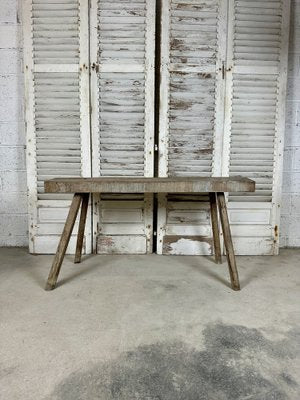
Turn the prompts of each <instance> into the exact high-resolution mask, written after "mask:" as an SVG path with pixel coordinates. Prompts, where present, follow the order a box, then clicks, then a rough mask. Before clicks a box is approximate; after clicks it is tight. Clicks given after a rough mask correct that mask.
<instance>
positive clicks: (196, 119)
mask: <svg viewBox="0 0 300 400" xmlns="http://www.w3.org/2000/svg"><path fill="white" fill-rule="evenodd" d="M162 3H163V6H162V7H163V8H162V44H161V47H162V64H161V105H160V147H159V151H160V163H159V174H160V176H193V175H195V176H212V175H220V174H221V162H220V158H221V148H222V135H223V115H224V104H223V101H224V90H225V84H224V80H223V79H222V78H223V76H222V66H223V65H222V61H224V59H225V42H224V40H226V37H225V34H226V23H227V15H226V4H224V2H221V1H219V0H205V1H202V0H195V1H191V0H189V1H188V0H169V1H164V2H162ZM193 200H194V201H192V200H191V199H190V200H189V199H188V197H184V196H175V197H174V196H168V197H167V198H166V199H165V200H163V199H162V198H161V200H160V205H161V207H166V210H165V211H163V210H160V212H159V218H158V224H159V229H158V252H159V253H167V254H209V253H210V252H211V243H210V241H209V239H208V237H209V236H210V235H211V232H210V227H209V224H210V222H209V206H208V204H205V203H203V202H206V201H207V200H208V199H207V197H203V198H200V197H199V199H198V201H196V198H195V196H194V198H193ZM174 209H176V210H178V211H176V213H177V214H178V218H177V219H176V218H175V219H174V218H173V217H172V215H173V214H174V211H173V210H174ZM177 214H176V215H177ZM168 238H169V239H170V238H171V239H170V240H172V244H168V245H166V241H167V242H168V240H169V239H168ZM185 251H186V252H185Z"/></svg>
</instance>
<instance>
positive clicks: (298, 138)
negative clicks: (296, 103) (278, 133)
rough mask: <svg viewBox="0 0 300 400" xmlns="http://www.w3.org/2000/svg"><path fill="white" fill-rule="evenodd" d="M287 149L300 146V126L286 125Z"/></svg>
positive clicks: (285, 142)
mask: <svg viewBox="0 0 300 400" xmlns="http://www.w3.org/2000/svg"><path fill="white" fill-rule="evenodd" d="M284 140H285V141H284V144H285V147H297V146H300V125H295V124H294V125H292V124H288V123H287V124H286V127H285V138H284Z"/></svg>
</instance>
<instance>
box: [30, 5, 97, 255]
mask: <svg viewBox="0 0 300 400" xmlns="http://www.w3.org/2000/svg"><path fill="white" fill-rule="evenodd" d="M87 4H88V2H87V1H79V0H61V1H57V0H26V1H24V6H23V16H24V60H25V85H26V125H27V166H28V168H27V169H28V194H29V219H30V227H29V231H30V251H31V252H32V253H54V252H55V251H56V246H57V243H58V240H59V236H60V234H61V232H62V229H63V225H64V222H65V218H66V215H67V212H68V207H69V204H70V196H68V195H49V194H45V193H44V180H45V179H51V178H54V177H68V176H86V177H88V176H91V169H90V154H89V152H90V132H89V89H88V80H89V78H88V7H87ZM87 226H89V223H87ZM75 229H76V226H75ZM74 244H75V238H71V244H70V247H71V249H70V250H71V251H73V250H74ZM85 251H87V252H90V251H91V232H89V230H88V229H87V235H86V240H85Z"/></svg>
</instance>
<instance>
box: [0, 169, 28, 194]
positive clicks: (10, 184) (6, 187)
mask: <svg viewBox="0 0 300 400" xmlns="http://www.w3.org/2000/svg"><path fill="white" fill-rule="evenodd" d="M0 175H1V190H2V191H4V192H10V193H14V192H17V193H19V192H23V193H27V181H26V171H2V172H0Z"/></svg>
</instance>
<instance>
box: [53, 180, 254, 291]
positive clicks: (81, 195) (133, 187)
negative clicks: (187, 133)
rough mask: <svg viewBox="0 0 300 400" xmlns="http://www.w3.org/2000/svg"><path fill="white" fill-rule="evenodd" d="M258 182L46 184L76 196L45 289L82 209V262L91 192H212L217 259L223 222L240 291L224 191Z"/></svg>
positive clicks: (251, 187)
mask: <svg viewBox="0 0 300 400" xmlns="http://www.w3.org/2000/svg"><path fill="white" fill-rule="evenodd" d="M254 191H255V182H254V181H252V180H250V179H248V178H244V177H241V176H236V177H230V178H223V177H213V178H202V177H201V178H199V177H176V178H57V179H51V180H49V181H46V182H45V192H46V193H74V197H73V200H72V203H71V206H70V210H69V214H68V217H67V220H66V224H65V227H64V230H63V232H62V235H61V238H60V242H59V244H58V247H57V251H56V255H55V258H54V261H53V264H52V267H51V270H50V273H49V277H48V281H47V284H46V290H53V289H54V288H55V286H56V282H57V278H58V274H59V271H60V268H61V265H62V262H63V259H64V256H65V253H66V249H67V247H68V243H69V240H70V237H71V234H72V231H73V227H74V224H75V220H76V217H77V214H78V211H79V209H80V206H81V214H80V221H79V228H78V235H77V245H76V253H75V260H74V262H75V263H78V262H81V254H82V245H83V238H84V230H85V222H86V216H87V209H88V204H89V196H90V194H91V193H209V201H210V210H211V225H212V233H213V242H214V252H215V259H216V262H217V263H221V262H222V252H221V242H220V231H219V225H220V224H219V218H218V214H219V217H220V221H221V226H222V231H223V238H224V244H225V249H226V257H227V262H228V268H229V274H230V280H231V286H232V288H233V289H234V290H240V283H239V277H238V271H237V266H236V260H235V254H234V249H233V244H232V238H231V232H230V225H229V220H228V213H227V207H226V200H225V194H224V193H225V192H254Z"/></svg>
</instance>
